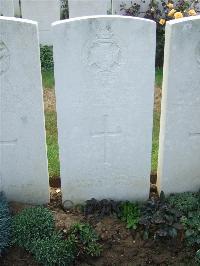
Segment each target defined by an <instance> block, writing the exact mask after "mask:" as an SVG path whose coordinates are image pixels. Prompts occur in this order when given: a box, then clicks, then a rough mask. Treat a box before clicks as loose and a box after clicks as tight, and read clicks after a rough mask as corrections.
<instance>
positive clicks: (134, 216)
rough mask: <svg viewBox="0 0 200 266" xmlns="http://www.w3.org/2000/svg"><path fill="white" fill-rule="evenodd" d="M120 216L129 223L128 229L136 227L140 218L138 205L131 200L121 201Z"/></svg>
mask: <svg viewBox="0 0 200 266" xmlns="http://www.w3.org/2000/svg"><path fill="white" fill-rule="evenodd" d="M119 217H120V219H121V220H122V221H123V222H125V223H126V224H127V228H128V229H136V228H137V225H138V222H139V218H140V210H139V208H138V205H137V204H136V203H131V202H129V201H126V202H124V203H121V205H120V215H119Z"/></svg>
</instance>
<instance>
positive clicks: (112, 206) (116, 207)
mask: <svg viewBox="0 0 200 266" xmlns="http://www.w3.org/2000/svg"><path fill="white" fill-rule="evenodd" d="M120 204H121V202H119V201H114V200H107V199H103V200H100V201H98V200H96V199H94V198H92V199H90V200H87V201H86V205H85V207H84V213H85V215H86V216H87V215H92V214H93V215H95V216H97V217H99V218H103V217H104V216H108V215H113V214H116V215H117V216H118V215H119V214H120Z"/></svg>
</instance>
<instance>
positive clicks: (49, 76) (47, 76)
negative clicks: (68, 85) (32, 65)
mask: <svg viewBox="0 0 200 266" xmlns="http://www.w3.org/2000/svg"><path fill="white" fill-rule="evenodd" d="M42 85H43V87H44V88H49V89H53V88H54V86H55V82H54V74H53V71H50V70H49V71H42Z"/></svg>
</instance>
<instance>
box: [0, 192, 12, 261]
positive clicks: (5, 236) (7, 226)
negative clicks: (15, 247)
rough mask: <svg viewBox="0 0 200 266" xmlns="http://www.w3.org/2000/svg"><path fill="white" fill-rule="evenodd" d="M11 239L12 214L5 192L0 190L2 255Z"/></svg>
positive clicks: (0, 250) (0, 245) (0, 246)
mask: <svg viewBox="0 0 200 266" xmlns="http://www.w3.org/2000/svg"><path fill="white" fill-rule="evenodd" d="M10 239H11V216H10V211H9V206H8V202H7V200H6V197H5V195H4V193H3V192H0V256H1V255H2V253H3V252H4V250H5V249H6V248H7V247H8V246H9V244H10Z"/></svg>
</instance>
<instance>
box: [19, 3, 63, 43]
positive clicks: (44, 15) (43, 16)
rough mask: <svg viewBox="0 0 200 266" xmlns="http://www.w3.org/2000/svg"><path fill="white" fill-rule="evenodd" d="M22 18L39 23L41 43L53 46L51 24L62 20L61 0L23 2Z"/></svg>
mask: <svg viewBox="0 0 200 266" xmlns="http://www.w3.org/2000/svg"><path fill="white" fill-rule="evenodd" d="M21 10H22V17H23V18H25V19H31V20H34V21H37V22H38V26H39V33H40V43H41V44H43V45H52V35H51V23H52V22H54V21H57V20H60V1H59V0H21Z"/></svg>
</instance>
